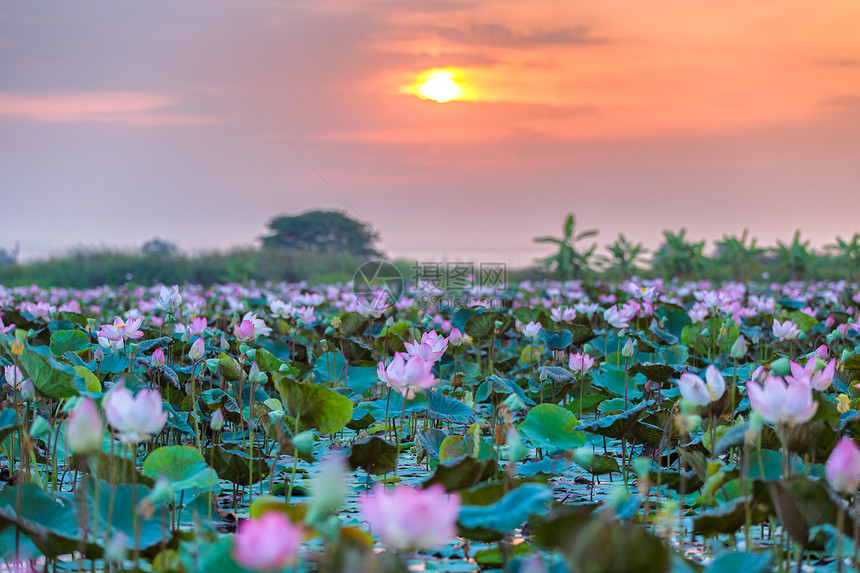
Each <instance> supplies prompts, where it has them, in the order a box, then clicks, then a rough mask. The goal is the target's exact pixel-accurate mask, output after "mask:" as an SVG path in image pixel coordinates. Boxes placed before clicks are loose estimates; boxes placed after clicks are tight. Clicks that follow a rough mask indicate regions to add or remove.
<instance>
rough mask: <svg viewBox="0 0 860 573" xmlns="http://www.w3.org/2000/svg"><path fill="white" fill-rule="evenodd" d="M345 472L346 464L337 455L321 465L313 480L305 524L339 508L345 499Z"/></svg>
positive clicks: (346, 469)
mask: <svg viewBox="0 0 860 573" xmlns="http://www.w3.org/2000/svg"><path fill="white" fill-rule="evenodd" d="M347 471H348V468H347V467H346V462H345V461H344V459H343V457H341V456H338V455H335V456H333V457H332V458H331V459H329V460H328V461H326V462H325V463H324V464H323V467H322V469H321V470H320V472H319V473H318V474H317V475H316V477H315V478H314V482H313V487H312V490H311V501H310V507H309V509H308V513H307V514H306V515H305V522H306V523H313V522H314V521H316V520H318V519H319V518H321V517H322V516H324V515H326V514H327V513H329V512H332V511H334V510H336V509H337V508H338V507H340V505H341V504H342V503H343V501H344V499H345V498H346V475H347Z"/></svg>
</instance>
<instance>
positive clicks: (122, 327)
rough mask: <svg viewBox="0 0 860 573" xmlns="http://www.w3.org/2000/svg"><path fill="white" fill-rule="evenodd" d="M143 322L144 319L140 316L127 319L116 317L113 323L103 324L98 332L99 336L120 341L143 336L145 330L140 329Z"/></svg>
mask: <svg viewBox="0 0 860 573" xmlns="http://www.w3.org/2000/svg"><path fill="white" fill-rule="evenodd" d="M141 324H143V319H142V318H140V317H138V318H131V317H129V318H127V319H126V320H123V319H122V318H120V317H116V318H115V319H114V321H113V324H103V325H102V327H101V329H100V330H99V332H98V337H99V338H104V339H106V340H111V341H114V342H119V341H121V340H125V339H127V338H131V339H137V338H142V337H143V332H141V330H140V325H141ZM102 346H104V345H102Z"/></svg>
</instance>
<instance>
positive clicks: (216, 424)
mask: <svg viewBox="0 0 860 573" xmlns="http://www.w3.org/2000/svg"><path fill="white" fill-rule="evenodd" d="M209 427H210V428H212V431H213V432H220V431H221V428H223V427H224V413H223V412H221V408H218V409H217V410H215V412H214V413H213V414H212V418H211V420H210V421H209Z"/></svg>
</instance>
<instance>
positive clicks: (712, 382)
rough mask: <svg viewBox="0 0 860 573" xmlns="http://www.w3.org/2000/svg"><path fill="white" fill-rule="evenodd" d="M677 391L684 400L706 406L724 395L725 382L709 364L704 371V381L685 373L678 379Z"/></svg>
mask: <svg viewBox="0 0 860 573" xmlns="http://www.w3.org/2000/svg"><path fill="white" fill-rule="evenodd" d="M678 389H679V390H680V391H681V396H682V397H683V398H684V400H686V401H688V402H691V403H693V404H696V405H698V406H707V405H708V404H710V403H711V402H714V401H716V400H719V399H720V398H722V397H723V394H725V393H726V381H725V380H724V379H723V375H722V374H720V371H719V370H717V368H716V367H715V366H714V365H713V364H711V365H710V366H708V368H707V369H706V370H705V379H704V380H702V379H701V378H700V377H699V376H696V375H695V374H690V373H689V372H685V373H684V374H681V377H680V378H679V379H678Z"/></svg>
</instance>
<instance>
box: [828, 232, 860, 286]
mask: <svg viewBox="0 0 860 573" xmlns="http://www.w3.org/2000/svg"><path fill="white" fill-rule="evenodd" d="M824 248H825V249H827V250H828V251H831V252H834V253H836V260H837V261H838V262H840V263H842V264H844V265H845V268H846V269H847V271H848V280H849V281H855V280H857V267H858V265H860V233H854V234H853V235H852V236H851V240H850V241H846V240H844V239H842V238H841V237H836V244H835V245H827V246H825V247H824Z"/></svg>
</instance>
